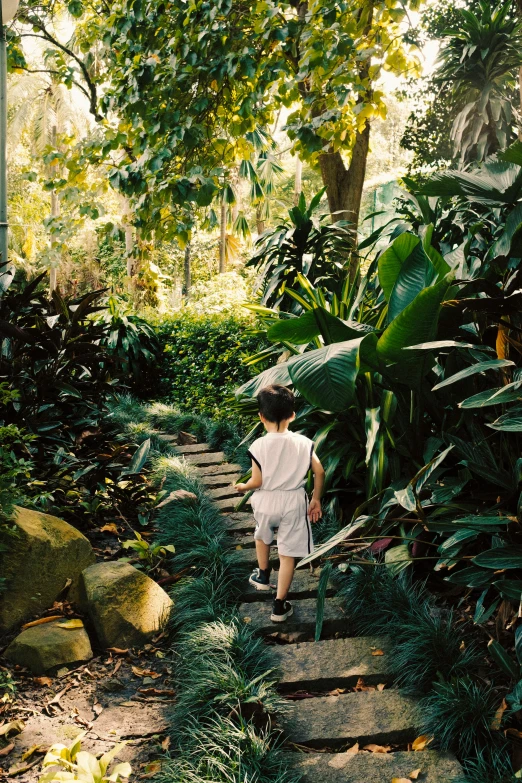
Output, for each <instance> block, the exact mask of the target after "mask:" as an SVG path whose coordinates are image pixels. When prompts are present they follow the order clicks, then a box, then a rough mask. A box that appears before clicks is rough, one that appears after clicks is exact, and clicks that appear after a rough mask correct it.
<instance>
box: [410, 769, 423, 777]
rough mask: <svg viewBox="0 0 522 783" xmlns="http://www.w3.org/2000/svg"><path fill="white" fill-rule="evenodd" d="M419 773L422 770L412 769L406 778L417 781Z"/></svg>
mask: <svg viewBox="0 0 522 783" xmlns="http://www.w3.org/2000/svg"><path fill="white" fill-rule="evenodd" d="M421 772H422V769H421V768H420V767H419V769H414V770H413V772H410V774H409V775H408V777H409V778H411V779H412V780H417V778H418V777H419V775H420V773H421Z"/></svg>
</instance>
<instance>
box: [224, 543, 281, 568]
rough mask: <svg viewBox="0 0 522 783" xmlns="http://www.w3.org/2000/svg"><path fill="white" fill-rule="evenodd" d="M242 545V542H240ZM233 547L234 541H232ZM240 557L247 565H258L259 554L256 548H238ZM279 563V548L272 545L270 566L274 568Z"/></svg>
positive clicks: (250, 566) (251, 566) (253, 566)
mask: <svg viewBox="0 0 522 783" xmlns="http://www.w3.org/2000/svg"><path fill="white" fill-rule="evenodd" d="M238 546H240V544H238ZM232 548H234V547H233V543H232ZM237 552H238V558H239V559H240V560H241V562H242V563H244V565H245V566H248V567H249V568H255V567H256V566H257V555H256V550H255V549H253V548H252V547H248V549H243V548H241V549H238V550H237ZM277 565H279V557H278V554H277V549H275V548H274V547H272V549H271V550H270V566H271V567H272V568H274V567H275V566H277Z"/></svg>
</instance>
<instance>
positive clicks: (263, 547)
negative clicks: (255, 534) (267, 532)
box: [256, 538, 270, 571]
mask: <svg viewBox="0 0 522 783" xmlns="http://www.w3.org/2000/svg"><path fill="white" fill-rule="evenodd" d="M256 554H257V563H258V565H259V568H260V569H261V571H266V570H267V569H268V567H269V564H270V547H269V546H268V544H265V542H264V541H261V539H260V538H256Z"/></svg>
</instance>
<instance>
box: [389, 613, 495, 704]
mask: <svg viewBox="0 0 522 783" xmlns="http://www.w3.org/2000/svg"><path fill="white" fill-rule="evenodd" d="M461 645H462V636H461V634H460V633H457V631H456V627H455V623H454V617H453V613H452V612H446V611H441V610H438V609H437V608H435V607H434V606H432V605H430V603H429V602H428V601H424V602H423V603H422V604H421V606H420V609H419V610H417V611H414V613H413V614H412V616H411V618H410V619H409V620H405V621H404V622H402V623H401V624H400V625H399V626H398V628H397V629H396V632H395V634H394V639H393V648H394V649H393V657H392V674H393V676H394V680H395V682H396V683H397V685H399V686H401V687H402V688H404V689H405V690H406V691H408V692H410V693H415V692H419V691H420V692H426V691H428V690H429V689H430V688H431V685H432V683H433V682H434V681H435V680H437V679H439V678H440V677H442V678H443V679H444V680H449V679H452V678H454V677H459V676H463V675H464V676H465V675H466V674H467V673H469V672H470V671H472V670H473V669H474V667H476V665H477V664H478V662H479V659H480V655H479V653H478V651H477V649H476V647H475V646H474V645H471V644H470V645H468V646H466V647H464V648H462V647H461Z"/></svg>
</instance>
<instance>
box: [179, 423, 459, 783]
mask: <svg viewBox="0 0 522 783" xmlns="http://www.w3.org/2000/svg"><path fill="white" fill-rule="evenodd" d="M167 437H168V436H167ZM176 450H177V451H178V452H179V453H181V454H183V455H184V457H185V459H186V460H187V462H189V463H191V464H192V465H193V466H194V467H195V469H196V470H197V472H198V474H199V476H200V479H201V481H202V483H203V484H204V485H206V487H207V488H208V492H209V494H210V495H211V496H212V497H213V498H214V499H215V503H216V505H217V506H218V507H219V508H220V509H221V512H222V513H223V514H224V515H225V518H226V521H227V525H228V528H229V531H230V537H231V540H232V543H233V544H235V546H236V547H237V548H238V550H240V551H241V553H242V557H243V558H244V559H245V562H247V563H249V564H252V566H255V564H256V555H255V548H254V540H253V535H252V534H253V531H254V527H255V522H254V517H253V515H252V513H250V512H249V511H235V507H236V505H237V502H238V500H239V495H238V493H237V492H236V490H235V488H234V486H233V485H234V483H235V481H237V479H238V478H239V476H240V473H241V468H240V466H239V465H233V464H229V463H227V462H225V456H224V454H223V453H222V452H213V451H211V449H210V448H209V447H208V445H207V444H204V443H199V444H195V445H191V446H180V447H177V449H176ZM275 554H276V553H275V550H274V558H273V560H274V565H276V563H277V557H276V556H275ZM274 578H277V572H275V573H274ZM318 581H319V569H315V570H313V571H312V570H302V571H300V570H298V571H297V572H296V576H295V580H294V583H293V585H292V592H291V595H290V598H291V600H292V603H293V607H294V614H293V616H292V617H291V618H290V619H289V620H288V621H287V622H286V623H284V626H283V627H278V626H277V625H274V623H272V622H271V621H270V607H271V601H272V595H271V594H270V593H264V592H257V591H256V590H255V589H254V588H252V587H251V586H249V585H246V587H245V592H244V594H243V597H242V601H243V603H241V605H240V606H239V613H240V616H241V617H242V619H243V621H244V622H245V623H248V624H250V626H251V627H252V628H253V629H254V630H255V631H256V632H257V633H258V634H261V635H262V636H264V637H265V639H266V643H267V644H269V645H270V646H271V648H272V651H271V655H272V658H273V664H274V669H276V670H278V672H279V675H280V679H279V683H278V687H279V690H280V692H281V694H282V695H283V696H284V697H285V698H287V699H288V700H289V710H288V713H287V714H286V715H284V716H283V717H282V719H281V720H282V728H283V731H284V735H285V737H286V748H287V753H288V758H289V761H290V762H291V764H292V765H293V766H295V767H297V768H298V769H299V771H300V773H301V774H302V780H303V783H409V781H415V780H418V781H420V782H421V783H453V781H456V780H457V778H458V777H459V774H461V768H460V765H459V764H458V762H457V761H455V760H454V759H453V758H451V757H449V756H447V755H445V754H443V753H439V752H437V751H432V750H429V749H425V742H424V741H423V739H422V738H421V737H418V735H419V733H420V731H419V726H420V724H421V721H420V715H419V709H418V705H417V703H416V701H415V699H413V698H411V697H408V696H405V695H403V694H401V693H400V692H399V691H398V690H397V689H395V688H394V687H393V684H392V683H391V678H390V674H389V666H388V663H387V661H388V659H387V655H388V653H387V650H388V644H387V640H386V638H369V637H353V636H351V633H350V618H349V617H347V616H346V615H345V614H344V612H343V609H342V606H341V604H340V602H339V601H338V600H337V599H336V596H335V591H334V588H333V587H331V588H330V589H329V591H328V594H327V598H326V602H325V612H324V622H323V629H322V640H321V641H319V642H314V641H312V640H313V638H314V635H315V614H316V600H315V596H316V595H317V586H318ZM415 740H417V742H415ZM413 747H418V748H419V750H413Z"/></svg>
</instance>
